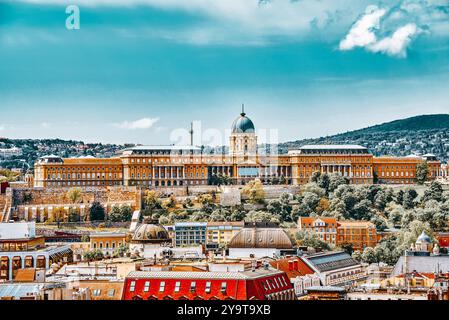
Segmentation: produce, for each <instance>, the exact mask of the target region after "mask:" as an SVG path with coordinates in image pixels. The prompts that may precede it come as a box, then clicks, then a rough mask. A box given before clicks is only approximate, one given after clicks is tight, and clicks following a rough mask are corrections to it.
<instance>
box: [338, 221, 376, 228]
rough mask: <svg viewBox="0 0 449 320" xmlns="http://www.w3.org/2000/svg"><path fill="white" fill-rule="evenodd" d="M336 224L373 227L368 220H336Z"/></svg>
mask: <svg viewBox="0 0 449 320" xmlns="http://www.w3.org/2000/svg"><path fill="white" fill-rule="evenodd" d="M338 225H339V226H341V227H363V228H366V227H370V228H374V227H375V226H374V224H373V223H372V222H369V221H360V220H355V221H338Z"/></svg>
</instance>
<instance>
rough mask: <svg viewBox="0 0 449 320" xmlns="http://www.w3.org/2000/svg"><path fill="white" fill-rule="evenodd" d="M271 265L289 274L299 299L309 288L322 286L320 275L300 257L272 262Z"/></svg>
mask: <svg viewBox="0 0 449 320" xmlns="http://www.w3.org/2000/svg"><path fill="white" fill-rule="evenodd" d="M270 265H271V266H272V267H273V268H276V269H278V270H280V271H283V272H285V273H286V274H287V277H288V278H289V279H290V282H291V283H292V284H293V288H294V289H295V294H296V296H297V297H299V296H302V295H304V294H306V290H307V288H309V287H312V286H319V285H320V284H321V281H320V277H319V276H318V274H316V273H315V271H313V270H312V268H310V267H309V266H308V265H307V264H306V263H305V262H304V261H303V260H301V259H300V258H299V257H296V256H291V257H286V258H281V259H277V260H271V261H270Z"/></svg>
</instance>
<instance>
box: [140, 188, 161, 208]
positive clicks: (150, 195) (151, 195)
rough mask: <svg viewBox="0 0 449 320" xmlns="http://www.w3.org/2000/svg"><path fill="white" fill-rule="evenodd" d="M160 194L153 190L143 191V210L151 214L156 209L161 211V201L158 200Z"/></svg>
mask: <svg viewBox="0 0 449 320" xmlns="http://www.w3.org/2000/svg"><path fill="white" fill-rule="evenodd" d="M159 198H160V194H159V193H158V192H156V191H154V190H145V193H144V195H143V202H144V204H145V208H146V209H147V210H148V211H149V212H150V213H152V212H153V211H154V210H156V209H161V208H162V206H161V201H160V200H159Z"/></svg>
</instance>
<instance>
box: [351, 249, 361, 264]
mask: <svg viewBox="0 0 449 320" xmlns="http://www.w3.org/2000/svg"><path fill="white" fill-rule="evenodd" d="M352 258H353V259H354V260H355V261H358V262H361V261H362V253H361V252H360V250H355V251H354V252H353V253H352Z"/></svg>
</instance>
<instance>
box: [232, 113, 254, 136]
mask: <svg viewBox="0 0 449 320" xmlns="http://www.w3.org/2000/svg"><path fill="white" fill-rule="evenodd" d="M231 130H232V133H254V132H255V128H254V123H253V122H252V121H251V119H250V118H248V117H247V116H246V113H245V112H244V110H243V107H242V113H241V114H240V116H239V117H238V118H237V119H235V120H234V122H233V123H232V127H231Z"/></svg>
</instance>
